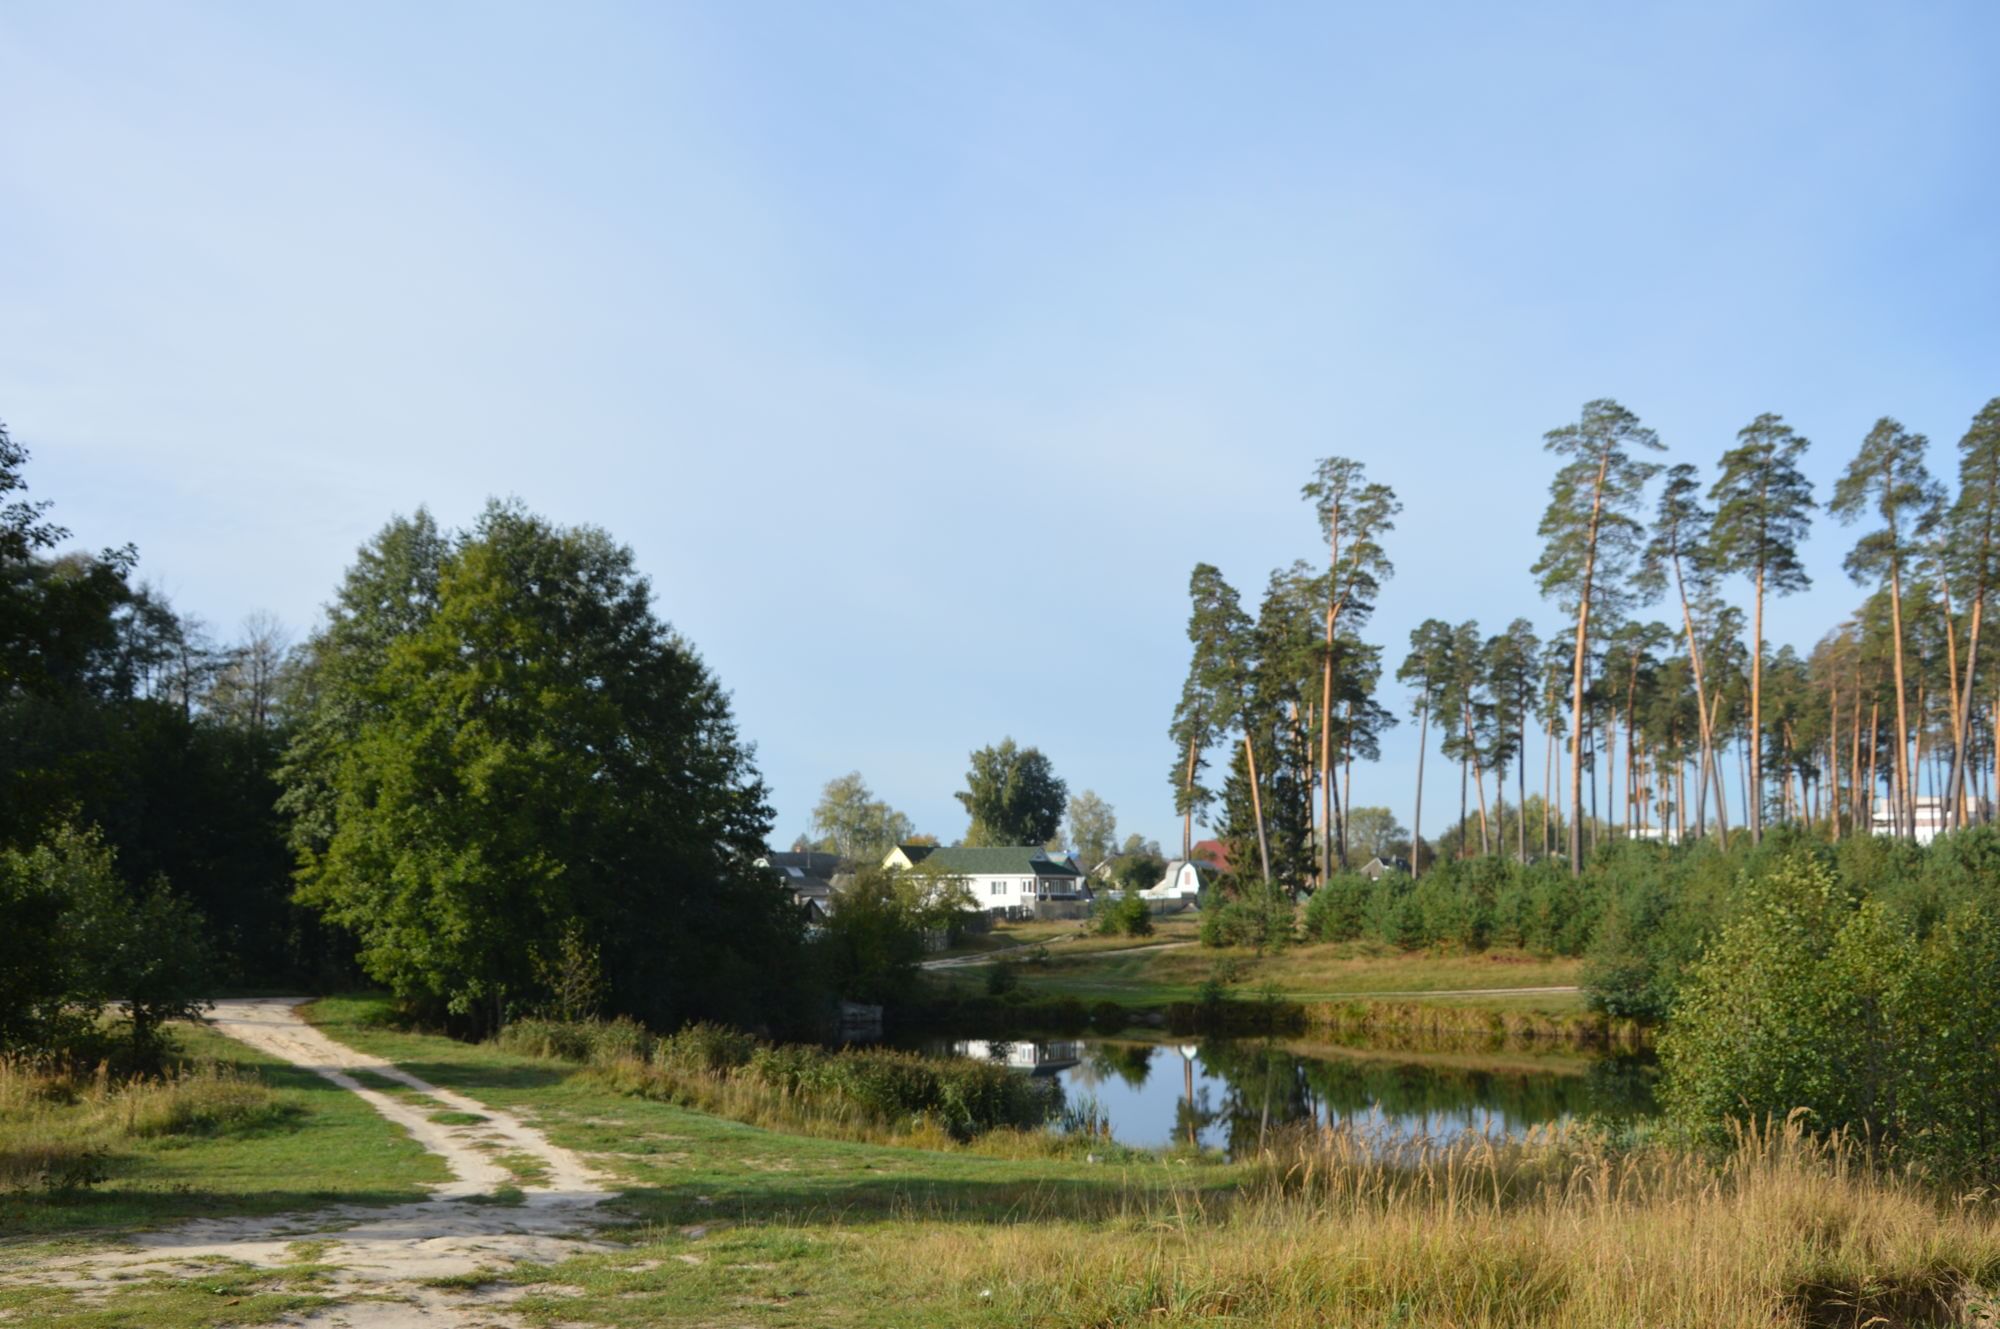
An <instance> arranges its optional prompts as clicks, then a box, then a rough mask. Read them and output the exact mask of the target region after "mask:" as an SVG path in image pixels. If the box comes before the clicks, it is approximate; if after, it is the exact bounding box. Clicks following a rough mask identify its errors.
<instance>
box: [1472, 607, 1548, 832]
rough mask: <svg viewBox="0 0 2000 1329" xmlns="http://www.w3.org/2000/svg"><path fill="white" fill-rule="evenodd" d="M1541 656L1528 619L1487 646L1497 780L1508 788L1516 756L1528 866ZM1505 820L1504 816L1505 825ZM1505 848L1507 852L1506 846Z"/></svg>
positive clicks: (1518, 825)
mask: <svg viewBox="0 0 2000 1329" xmlns="http://www.w3.org/2000/svg"><path fill="white" fill-rule="evenodd" d="M1541 652H1542V643H1541V641H1540V639H1539V638H1537V637H1536V636H1535V625H1534V624H1532V623H1530V622H1529V621H1528V620H1527V619H1525V618H1517V619H1515V620H1514V621H1513V622H1512V623H1509V624H1508V625H1507V630H1506V631H1505V632H1502V633H1499V634H1497V635H1496V636H1494V637H1493V638H1492V639H1491V640H1489V641H1488V642H1487V643H1486V674H1487V681H1486V691H1487V696H1488V697H1489V698H1491V700H1492V704H1493V717H1492V733H1493V737H1494V744H1495V746H1494V749H1493V766H1494V779H1495V781H1496V783H1498V784H1499V785H1501V786H1503V787H1504V786H1505V784H1506V776H1507V770H1506V758H1508V757H1510V756H1511V757H1513V758H1514V760H1515V764H1516V785H1517V790H1518V797H1516V799H1515V804H1516V807H1515V817H1514V823H1515V837H1516V844H1515V849H1516V856H1517V857H1518V858H1519V859H1520V860H1521V861H1522V862H1524V863H1525V862H1527V861H1528V822H1527V818H1526V816H1524V815H1522V814H1523V811H1524V810H1525V809H1526V808H1527V806H1528V717H1529V716H1530V715H1531V714H1533V713H1534V709H1535V701H1536V698H1537V697H1538V696H1539V695H1540V694H1541V686H1542V679H1541V665H1542V662H1541ZM1502 802H1503V804H1504V802H1505V800H1504V798H1503V799H1502ZM1505 820H1506V817H1505V815H1504V812H1503V815H1502V817H1501V821H1502V822H1503V824H1504V822H1505ZM1503 834H1504V831H1503ZM1501 848H1502V850H1503V852H1504V850H1505V848H1506V846H1505V844H1504V842H1503V844H1502V845H1501Z"/></svg>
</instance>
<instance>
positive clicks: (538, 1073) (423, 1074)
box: [392, 1060, 576, 1097]
mask: <svg viewBox="0 0 2000 1329" xmlns="http://www.w3.org/2000/svg"><path fill="white" fill-rule="evenodd" d="M392 1064H393V1065H394V1066H395V1067H396V1068H397V1069H398V1070H401V1071H403V1072H405V1073H407V1074H410V1075H414V1076H416V1077H417V1078H418V1079H419V1080H424V1081H428V1082H429V1083H431V1084H434V1085H436V1086H437V1087H438V1088H440V1089H452V1090H456V1091H457V1092H459V1093H462V1094H471V1095H474V1096H475V1097H476V1096H477V1095H478V1093H479V1091H480V1090H482V1089H507V1090H514V1091H519V1092H527V1091H529V1090H534V1089H553V1088H555V1087H556V1086H557V1085H560V1084H562V1083H564V1082H566V1081H567V1080H568V1079H569V1078H570V1076H571V1075H573V1074H575V1072H576V1068H575V1067H573V1066H468V1065H466V1064H465V1063H463V1062H455V1061H403V1060H398V1061H395V1062H393V1063H392Z"/></svg>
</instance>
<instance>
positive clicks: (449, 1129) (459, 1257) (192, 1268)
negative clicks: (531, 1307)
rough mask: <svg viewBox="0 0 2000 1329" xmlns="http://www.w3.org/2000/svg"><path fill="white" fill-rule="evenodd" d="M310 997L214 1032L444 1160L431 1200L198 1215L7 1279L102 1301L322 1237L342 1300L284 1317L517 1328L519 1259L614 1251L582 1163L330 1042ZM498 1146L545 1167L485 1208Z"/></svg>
mask: <svg viewBox="0 0 2000 1329" xmlns="http://www.w3.org/2000/svg"><path fill="white" fill-rule="evenodd" d="M302 1000H303V999H302V998H285V999H275V1000H273V999H257V1000H233V1001H222V1002H218V1003H216V1008H215V1012H214V1014H213V1016H212V1017H211V1019H212V1021H213V1023H214V1025H215V1028H216V1029H217V1030H218V1031H219V1032H221V1033H224V1034H227V1035H229V1036H230V1037H231V1038H235V1039H238V1040H240V1041H242V1042H244V1043H247V1044H249V1045H250V1046H251V1047H254V1048H257V1049H258V1050H260V1051H263V1052H267V1053H270V1054H271V1055H273V1056H277V1057H282V1058H284V1059H285V1060H287V1061H290V1062H292V1063H294V1064H295V1065H299V1066H304V1067H306V1068H307V1069H309V1070H312V1071H315V1072H317V1073H318V1074H320V1075H323V1076H325V1077H326V1078H327V1079H329V1080H331V1081H332V1082H333V1083H335V1084H337V1085H339V1086H341V1087H342V1088H343V1089H346V1090H349V1091H350V1092H352V1093H355V1094H359V1095H360V1096H361V1097H362V1098H363V1099H364V1100H366V1102H367V1103H368V1104H369V1106H371V1107H373V1108H374V1109H375V1110H376V1111H377V1112H379V1113H381V1114H382V1115H383V1116H384V1117H387V1118H388V1119H389V1120H390V1121H393V1122H395V1123H396V1124H397V1125H399V1126H401V1127H402V1128H403V1129H404V1130H406V1131H408V1132H409V1133H410V1136H411V1137H412V1138H413V1139H415V1140H416V1141H417V1142H418V1143H419V1144H421V1145H423V1147H424V1148H426V1149H428V1150H430V1151H431V1152H432V1153H434V1154H437V1155H438V1156H440V1157H441V1158H443V1159H444V1160H445V1163H446V1164H447V1165H448V1166H449V1167H450V1169H451V1172H452V1180H450V1181H449V1182H446V1183H444V1184H442V1185H440V1186H438V1187H436V1188H435V1189H434V1192H433V1194H432V1196H431V1198H429V1199H427V1200H422V1201H418V1202H416V1203H414V1204H404V1205H396V1206H393V1207H390V1208H369V1207H363V1206H340V1207H336V1208H333V1209H326V1210H318V1211H315V1212H313V1213H307V1214H288V1215H278V1216H275V1217H266V1218H243V1219H197V1220H194V1221H192V1222H187V1223H182V1224H179V1225H177V1226H175V1227H172V1228H169V1229H166V1230H164V1231H161V1232H150V1233H142V1234H140V1235H138V1236H135V1237H133V1238H131V1239H130V1241H129V1242H128V1243H126V1244H123V1245H120V1246H119V1247H116V1248H107V1249H105V1250H101V1251H94V1252H90V1253H88V1254H80V1255H70V1256H61V1257H57V1258H55V1259H50V1260H45V1261H41V1262H39V1263H38V1264H37V1265H36V1266H35V1268H33V1269H32V1270H28V1271H19V1272H18V1273H10V1274H9V1276H8V1281H11V1282H16V1283H20V1282H27V1281H32V1282H34V1283H36V1284H39V1285H42V1286H56V1287H62V1288H67V1289H69V1290H72V1291H75V1292H78V1293H80V1294H82V1295H84V1296H85V1297H93V1298H94V1297H97V1296H104V1295H109V1294H110V1293H111V1292H113V1291H115V1290H116V1289H118V1288H119V1287H122V1286H130V1285H131V1283H132V1282H133V1281H134V1280H135V1279H145V1278H153V1277H161V1278H183V1277H190V1276H193V1275H195V1274H197V1273H199V1272H200V1271H201V1269H202V1267H203V1266H204V1265H207V1266H208V1267H209V1268H211V1269H212V1268H213V1266H214V1264H215V1263H216V1262H218V1261H224V1260H226V1261H231V1262H234V1263H237V1264H241V1265H245V1266H248V1267H250V1268H253V1269H280V1268H284V1267H286V1266H295V1265H298V1264H300V1263H302V1258H301V1257H302V1252H300V1251H298V1250H295V1249H293V1247H292V1243H293V1242H296V1241H301V1240H310V1241H313V1242H316V1243H324V1249H323V1250H320V1251H318V1252H317V1253H315V1254H314V1255H312V1256H311V1257H309V1258H310V1262H311V1263H314V1264H317V1265H321V1266H331V1268H332V1272H331V1273H330V1275H328V1276H327V1278H326V1280H325V1281H324V1282H323V1283H322V1284H320V1285H319V1286H317V1287H315V1288H314V1291H317V1292H322V1293H324V1294H325V1295H328V1296H330V1297H332V1298H334V1304H333V1305H330V1306H326V1307H322V1308H320V1309H318V1310H315V1311H312V1312H310V1313H307V1314H304V1315H300V1316H290V1317H287V1318H286V1319H285V1320H283V1321H281V1322H280V1323H283V1324H289V1325H298V1326H314V1327H315V1329H336V1327H340V1329H478V1327H481V1326H508V1325H514V1324H518V1323H519V1320H518V1318H517V1317H514V1316H513V1315H511V1314H509V1313H508V1311H507V1310H506V1307H507V1305H508V1304H509V1303H511V1302H513V1301H516V1300H519V1299H520V1298H521V1297H522V1296H523V1295H526V1294H527V1292H528V1291H530V1290H531V1289H530V1288H528V1287H525V1286H523V1285H518V1284H510V1283H508V1282H507V1276H508V1272H509V1270H510V1269H511V1268H512V1267H513V1266H516V1265H519V1264H524V1263H526V1264H536V1265H547V1264H554V1263H557V1262H559V1261H562V1260H566V1259H569V1258H571V1257H573V1256H576V1255H580V1254H585V1253H588V1252H592V1251H602V1250H608V1249H613V1248H612V1247H611V1246H610V1245H609V1243H606V1242H603V1241H601V1240H598V1239H595V1238H594V1237H592V1236H591V1235H590V1233H591V1232H592V1231H593V1230H594V1229H595V1228H597V1227H599V1226H601V1225H602V1224H603V1222H604V1218H603V1216H602V1215H601V1214H599V1213H597V1212H596V1209H597V1206H598V1205H599V1204H600V1203H601V1202H602V1201H603V1200H604V1199H605V1198H606V1197H607V1196H608V1195H610V1193H611V1192H610V1190H609V1189H608V1188H607V1187H606V1186H605V1185H604V1183H603V1182H602V1181H601V1180H600V1178H599V1177H598V1175H597V1174H596V1173H595V1172H594V1171H593V1170H592V1169H591V1168H590V1167H589V1166H588V1165H587V1164H585V1162H584V1161H583V1160H582V1159H581V1158H580V1157H578V1156H577V1155H576V1154H574V1153H572V1152H571V1151H569V1150H567V1149H563V1148H560V1147H559V1146H557V1145H554V1144H552V1143H550V1142H549V1140H548V1137H546V1136H545V1135H543V1134H542V1133H541V1132H540V1131H538V1130H536V1129H535V1128H533V1127H532V1126H529V1125H528V1124H527V1123H525V1122H523V1121H521V1120H520V1119H519V1118H518V1117H517V1116H515V1115H514V1114H512V1113H508V1112H503V1111H500V1110H498V1109H495V1108H492V1107H489V1106H487V1105H486V1104H484V1103H481V1102H479V1101H477V1100H476V1099H471V1098H467V1097H466V1096H465V1095H463V1094H459V1093H454V1092H453V1091H451V1090H449V1089H442V1088H439V1087H438V1086H436V1085H433V1084H428V1083H426V1082H425V1081H423V1080H420V1079H418V1078H417V1077H416V1076H414V1075H411V1074H410V1073H409V1072H407V1071H405V1070H403V1069H402V1068H400V1067H398V1066H396V1065H394V1064H392V1063H390V1062H386V1061H382V1060H380V1059H379V1058H375V1057H370V1056H367V1055H365V1054H363V1053H360V1052H357V1051H355V1050H354V1049H352V1048H350V1047H347V1046H345V1045H343V1044H341V1043H337V1042H335V1041H334V1040H333V1039H331V1038H328V1037H327V1036H326V1035H325V1034H323V1033H321V1032H320V1031H319V1030H317V1029H314V1028H313V1027H312V1026H311V1025H308V1024H306V1023H305V1022H304V1021H303V1020H301V1019H300V1018H299V1016H298V1012H297V1011H296V1010H295V1009H293V1008H294V1007H296V1006H297V1005H299V1004H300V1003H301V1001H302ZM355 1071H367V1072H370V1073H372V1074H374V1075H378V1076H381V1077H384V1078H386V1079H389V1080H394V1081H396V1082H398V1083H400V1084H403V1085H407V1086H408V1087H409V1088H411V1089H414V1090H416V1091H418V1092H419V1093H423V1094H427V1095H429V1096H430V1097H431V1098H433V1099H435V1100H437V1102H439V1103H442V1104H445V1105H446V1106H448V1107H450V1108H451V1109H453V1110H456V1111H459V1112H468V1113H477V1114H478V1115H479V1116H480V1117H481V1118H483V1120H481V1121H480V1122H478V1123H477V1124H476V1125H466V1126H448V1125H443V1124H440V1123H438V1122H434V1121H432V1120H430V1118H429V1116H428V1115H427V1113H428V1112H429V1111H435V1110H436V1109H435V1108H418V1107H413V1106H411V1105H410V1104H408V1103H405V1102H403V1101H401V1100H400V1099H398V1098H396V1097H394V1096H392V1095H390V1094H387V1093H383V1092H381V1091H379V1090H375V1089H370V1088H369V1087H368V1086H366V1085H364V1084H363V1083H361V1081H359V1080H357V1079H356V1078H355V1077H354V1075H353V1074H352V1072H355ZM495 1144H499V1145H500V1146H501V1147H503V1148H504V1149H505V1150H506V1151H507V1152H508V1153H512V1154H518V1155H526V1156H528V1157H530V1158H532V1159H533V1160H534V1161H535V1164H536V1165H537V1169H538V1171H539V1172H540V1174H541V1175H540V1176H539V1178H538V1179H537V1180H535V1181H533V1182H532V1183H527V1184H523V1185H521V1186H520V1187H519V1189H520V1191H521V1193H522V1199H521V1202H520V1203H518V1204H497V1203H493V1202H491V1201H490V1200H489V1201H487V1202H486V1203H478V1202H477V1201H479V1200H481V1199H484V1198H485V1197H487V1196H489V1195H491V1194H492V1192H494V1191H495V1190H496V1189H498V1188H500V1187H502V1186H511V1185H513V1184H514V1173H512V1172H510V1171H509V1170H508V1169H506V1168H505V1167H502V1166H501V1165H500V1164H498V1163H496V1162H495V1161H493V1159H492V1158H490V1157H488V1156H487V1154H486V1152H485V1150H486V1149H490V1148H493V1147H494V1145H495ZM480 1273H484V1274H486V1275H488V1277H487V1279H485V1280H484V1281H481V1282H479V1283H476V1284H473V1285H471V1286H463V1285H459V1286H449V1287H439V1286H436V1285H435V1284H436V1283H437V1281H438V1280H445V1279H454V1280H465V1279H467V1278H468V1277H469V1276H471V1275H474V1274H480ZM532 1291H533V1292H535V1293H537V1294H549V1295H560V1294H561V1293H562V1291H563V1289H561V1288H559V1287H555V1286H550V1285H542V1284H537V1285H533V1287H532Z"/></svg>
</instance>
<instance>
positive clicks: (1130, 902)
mask: <svg viewBox="0 0 2000 1329" xmlns="http://www.w3.org/2000/svg"><path fill="white" fill-rule="evenodd" d="M1095 912H1096V915H1097V930H1098V932H1100V933H1102V934H1104V935H1105V936H1125V937H1150V936H1152V935H1153V911H1152V910H1151V909H1150V908H1148V907H1147V905H1146V902H1145V900H1143V899H1142V898H1140V897H1139V896H1137V895H1134V894H1132V893H1130V892H1124V893H1121V894H1118V895H1107V896H1104V897H1102V898H1100V899H1099V900H1098V901H1097V904H1096V909H1095Z"/></svg>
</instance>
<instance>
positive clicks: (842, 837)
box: [813, 771, 917, 863]
mask: <svg viewBox="0 0 2000 1329" xmlns="http://www.w3.org/2000/svg"><path fill="white" fill-rule="evenodd" d="M813 829H814V830H816V831H818V832H819V834H820V837H821V838H820V843H821V844H823V845H825V846H826V848H827V849H828V850H829V851H830V852H832V853H836V854H839V855H840V856H841V857H842V858H845V859H848V860H850V861H853V862H857V863H860V862H867V861H875V862H880V861H881V859H882V857H883V855H885V854H887V853H888V852H889V851H890V850H891V849H893V848H895V847H896V846H897V845H899V844H902V843H905V842H906V841H908V840H909V838H910V837H911V836H912V835H913V834H915V833H916V829H917V828H916V826H915V824H914V823H913V822H911V820H910V819H909V818H908V817H906V816H904V815H903V814H902V813H900V812H898V811H896V809H894V808H892V807H890V806H889V805H888V804H887V803H885V802H883V801H882V800H881V799H878V798H876V797H875V795H874V794H873V793H872V792H870V790H869V788H868V782H867V781H866V780H863V779H862V778H861V772H860V771H849V772H848V773H847V774H846V775H842V776H837V777H835V778H834V779H831V780H828V781H827V782H826V787H825V788H824V789H822V790H821V791H820V796H819V802H818V804H817V805H815V806H814V808H813Z"/></svg>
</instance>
